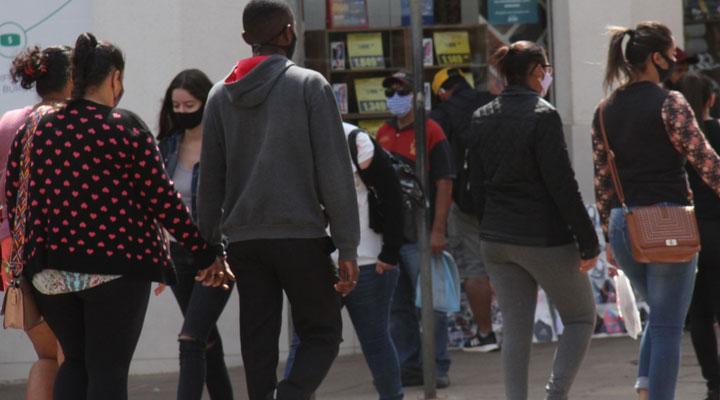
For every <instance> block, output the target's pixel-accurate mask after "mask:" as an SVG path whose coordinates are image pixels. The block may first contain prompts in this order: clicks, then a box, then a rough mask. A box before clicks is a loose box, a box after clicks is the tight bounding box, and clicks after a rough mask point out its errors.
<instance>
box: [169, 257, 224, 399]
mask: <svg viewBox="0 0 720 400" xmlns="http://www.w3.org/2000/svg"><path fill="white" fill-rule="evenodd" d="M170 248H171V254H172V258H173V263H174V264H175V269H176V271H177V283H176V284H175V285H173V287H172V291H173V293H174V294H175V298H176V299H177V302H178V304H179V305H180V310H182V313H183V315H184V316H185V322H184V323H183V327H182V330H181V332H180V337H181V338H180V379H179V382H178V394H177V398H178V400H199V399H200V398H201V397H202V389H203V385H207V389H208V393H209V394H210V398H211V399H212V400H232V399H233V391H232V385H231V384H230V377H229V376H228V371H227V367H226V365H225V354H224V352H223V346H222V340H221V339H220V333H219V332H218V329H217V325H215V323H216V322H217V319H218V318H219V317H220V314H221V313H222V311H223V309H224V308H225V304H227V301H228V298H229V297H230V290H224V289H221V288H209V287H205V286H203V285H202V284H200V283H198V282H195V272H194V271H193V270H192V265H193V262H192V255H191V254H190V253H189V252H188V251H187V250H185V248H184V247H182V246H180V245H179V244H177V243H172V245H171V247H170Z"/></svg>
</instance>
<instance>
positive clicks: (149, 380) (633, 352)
mask: <svg viewBox="0 0 720 400" xmlns="http://www.w3.org/2000/svg"><path fill="white" fill-rule="evenodd" d="M638 346H639V341H633V340H632V339H629V338H607V339H594V340H593V342H592V345H591V347H590V352H589V354H588V356H587V358H586V359H585V363H584V365H583V368H582V370H581V371H580V374H579V375H578V377H577V380H576V381H575V385H574V386H573V391H572V392H571V398H573V399H583V400H621V399H628V400H630V399H634V398H635V394H634V390H633V388H632V386H633V383H634V379H635V370H636V364H637V353H638ZM554 351H555V346H554V345H553V344H541V345H535V346H534V347H533V354H532V361H531V368H530V396H529V399H532V400H534V399H543V398H544V390H543V386H544V384H545V380H546V379H547V377H548V375H549V371H550V366H551V364H552V359H553V353H554ZM452 358H453V365H452V368H451V370H450V379H451V380H452V385H451V386H450V388H448V389H445V390H440V391H438V395H439V398H440V399H446V400H466V399H467V400H470V399H482V400H502V399H504V392H503V383H502V373H501V371H500V353H499V352H495V353H490V354H481V353H464V352H460V351H457V352H453V353H452ZM681 364H682V365H681V368H680V376H679V383H678V391H677V396H676V399H677V400H695V399H697V400H700V399H703V398H704V394H705V385H704V383H703V382H704V381H703V379H702V377H701V375H700V369H699V367H698V366H697V361H696V359H695V354H694V352H693V349H692V345H691V343H690V337H689V335H687V334H686V335H685V338H684V341H683V355H682V360H681ZM230 374H231V377H232V379H233V385H234V387H235V398H236V399H241V400H246V399H247V394H246V393H245V387H244V376H243V371H242V368H233V369H232V370H231V371H230ZM176 385H177V374H163V375H144V376H132V377H130V399H132V400H150V399H152V400H170V399H175V387H176ZM23 390H24V388H23V386H22V385H12V386H0V399H2V400H22V399H24V395H23ZM203 398H204V399H206V398H208V397H203ZM405 398H406V399H407V400H416V399H422V389H421V388H410V389H408V390H407V391H406V395H405ZM317 399H318V400H322V399H338V400H340V399H342V400H376V399H377V395H376V394H375V392H374V389H373V387H372V379H371V377H370V373H369V371H368V369H367V366H366V364H365V361H364V359H363V358H362V356H361V355H354V356H345V357H340V358H338V360H337V361H336V362H335V365H334V366H333V368H332V370H331V372H330V374H329V375H328V377H327V379H326V380H325V382H324V383H323V385H322V386H321V387H320V390H319V391H318V393H317Z"/></svg>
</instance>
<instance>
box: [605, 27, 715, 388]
mask: <svg viewBox="0 0 720 400" xmlns="http://www.w3.org/2000/svg"><path fill="white" fill-rule="evenodd" d="M610 33H611V39H610V49H609V53H608V62H607V71H606V78H605V87H606V89H607V88H614V87H615V86H616V84H617V88H616V89H615V90H614V91H613V92H612V94H611V95H610V96H609V97H608V99H607V100H606V101H605V102H604V107H605V112H604V115H605V121H604V122H605V127H606V131H607V135H608V140H609V143H610V150H612V151H613V152H614V154H615V159H616V163H617V167H618V171H619V175H620V176H619V178H620V182H621V184H622V185H623V190H624V192H625V196H626V199H627V203H628V205H629V206H630V207H631V208H632V207H638V206H649V205H653V204H679V205H690V204H692V192H691V191H690V190H689V188H688V185H687V174H686V172H685V168H684V167H685V164H686V161H687V162H689V164H690V165H691V166H692V167H693V168H694V169H695V170H696V171H697V172H698V175H699V176H700V178H702V180H703V181H704V182H705V183H706V184H707V185H708V186H710V187H711V188H712V189H713V190H714V191H715V192H716V193H720V158H718V156H717V154H716V153H715V151H714V150H713V149H712V148H711V147H710V146H709V145H708V143H707V141H706V139H705V136H704V135H703V133H702V131H701V130H700V128H699V127H698V124H697V121H696V119H695V115H694V113H693V110H692V108H691V107H690V105H689V104H688V103H687V101H686V100H685V98H684V97H683V95H682V94H680V93H678V92H674V91H667V90H665V89H663V88H662V87H660V85H659V83H660V82H662V81H664V80H665V79H666V78H667V77H668V76H669V75H670V74H671V73H672V70H673V66H674V64H675V58H674V57H675V56H674V53H675V40H674V39H673V36H672V32H671V31H670V30H669V29H668V28H667V27H666V26H664V25H662V24H660V23H657V22H643V23H641V24H639V25H638V26H637V27H636V28H635V29H629V28H619V27H617V28H611V31H610ZM599 115H600V113H599V109H598V111H596V113H595V118H594V121H593V130H592V142H593V152H594V155H593V159H594V161H595V194H596V200H597V207H598V210H599V212H600V216H601V220H602V222H603V231H604V232H605V234H606V236H608V235H609V243H610V246H608V260H609V261H610V262H611V263H613V264H616V265H618V266H619V267H621V268H622V269H623V270H624V271H625V273H626V274H627V276H628V278H629V279H630V281H631V282H632V284H633V286H634V287H635V289H636V290H637V291H638V292H640V294H641V295H642V297H643V298H644V299H645V300H646V301H647V303H648V304H649V306H650V314H649V321H648V324H647V326H646V328H645V332H644V334H643V338H642V342H641V345H640V360H639V365H638V377H637V382H636V385H635V388H636V389H637V392H638V398H639V399H648V398H649V399H652V400H670V399H673V398H674V397H675V387H676V381H677V374H678V367H679V364H680V343H681V338H682V329H683V325H684V322H685V317H686V315H687V311H688V307H689V305H690V300H691V298H692V292H693V284H694V281H695V269H696V265H697V257H695V258H694V259H693V260H692V261H691V262H687V263H674V264H662V263H639V262H637V261H635V259H634V258H633V256H632V252H631V244H630V241H629V235H628V230H627V223H626V220H625V216H624V214H623V210H622V209H621V208H620V205H619V203H618V200H617V196H616V194H615V190H614V188H613V185H612V178H611V174H610V169H609V167H608V149H606V148H605V146H604V144H603V138H602V134H601V131H600V121H599ZM613 255H614V257H613ZM615 260H617V263H615Z"/></svg>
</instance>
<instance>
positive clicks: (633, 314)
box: [613, 269, 642, 339]
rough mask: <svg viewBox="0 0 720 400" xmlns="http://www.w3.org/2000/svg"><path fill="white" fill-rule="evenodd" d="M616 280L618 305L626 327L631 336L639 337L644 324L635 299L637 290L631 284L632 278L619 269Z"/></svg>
mask: <svg viewBox="0 0 720 400" xmlns="http://www.w3.org/2000/svg"><path fill="white" fill-rule="evenodd" d="M613 280H614V281H615V291H616V293H617V307H618V312H619V313H620V316H621V317H622V318H623V320H624V321H625V329H626V330H627V333H628V335H630V337H631V338H633V339H637V337H638V336H639V335H640V332H642V324H641V323H640V311H639V310H638V306H637V302H636V301H635V292H633V288H632V286H631V285H630V280H629V279H628V278H627V276H626V275H625V274H624V273H623V272H622V270H620V269H618V270H617V275H616V276H615V277H614V278H613Z"/></svg>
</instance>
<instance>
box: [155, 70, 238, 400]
mask: <svg viewBox="0 0 720 400" xmlns="http://www.w3.org/2000/svg"><path fill="white" fill-rule="evenodd" d="M211 87H212V82H210V79H208V77H207V76H206V75H205V74H204V73H203V72H202V71H199V70H196V69H188V70H185V71H182V72H180V73H179V74H178V75H177V76H176V77H175V78H174V79H173V81H172V82H171V83H170V86H169V87H168V89H167V92H166V94H165V99H164V101H163V105H162V110H161V111H160V133H159V135H158V139H159V140H160V145H159V147H160V152H161V153H162V156H163V162H164V163H165V168H166V170H167V173H168V176H170V177H171V179H172V180H173V181H174V185H175V189H176V190H177V191H178V192H179V193H180V194H181V196H182V199H183V201H184V202H185V205H186V206H187V207H188V209H189V210H190V215H191V216H192V218H193V220H196V219H197V214H196V207H195V198H196V191H197V182H198V170H199V167H200V164H199V161H200V149H201V146H202V126H201V124H200V123H201V122H202V116H203V108H204V106H205V101H206V100H207V97H208V93H209V92H210V88H211ZM170 254H171V255H172V259H173V263H174V264H175V271H176V273H177V283H175V285H173V287H172V291H173V294H174V295H175V298H176V299H177V301H178V304H179V305H180V309H181V310H182V313H183V315H184V316H185V322H184V324H183V327H182V331H181V333H180V380H179V384H178V397H177V398H178V399H181V400H199V399H200V397H201V395H202V389H203V384H204V383H207V389H208V393H209V394H210V398H211V399H212V400H225V399H228V400H230V399H232V398H233V392H232V386H231V384H230V378H229V376H228V372H227V367H226V366H225V356H224V353H223V347H222V340H221V339H220V334H219V332H218V329H217V326H216V325H215V323H216V321H217V319H218V317H219V316H220V314H221V313H222V311H223V309H224V308H225V304H226V303H227V300H228V298H229V297H230V293H231V290H222V289H217V288H210V287H205V286H203V285H202V284H200V283H197V282H195V277H194V274H193V273H192V270H191V268H190V267H191V266H192V265H193V263H192V256H191V254H190V253H189V252H188V251H187V250H185V249H184V248H183V247H182V246H180V245H179V243H177V242H176V241H175V240H174V239H173V238H170ZM161 291H162V289H160V290H158V291H156V293H157V294H159V292H161Z"/></svg>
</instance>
